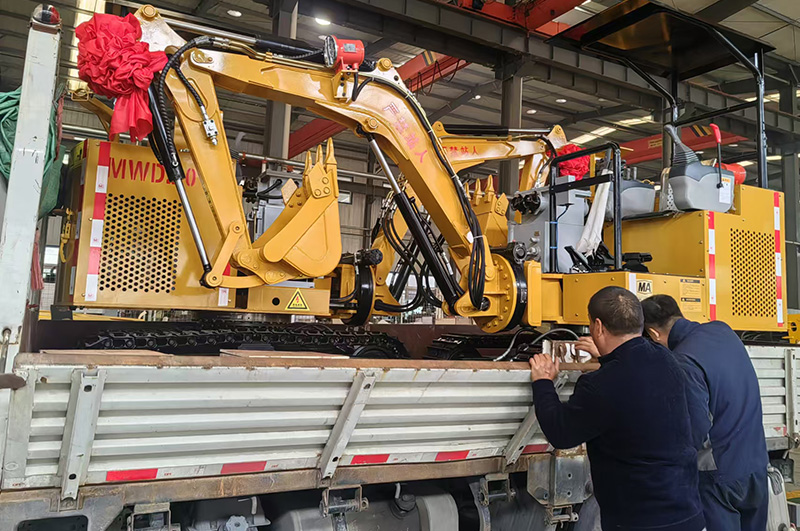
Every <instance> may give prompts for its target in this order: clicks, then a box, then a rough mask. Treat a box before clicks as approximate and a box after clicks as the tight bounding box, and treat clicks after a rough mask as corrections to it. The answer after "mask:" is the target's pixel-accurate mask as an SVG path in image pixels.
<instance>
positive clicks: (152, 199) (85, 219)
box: [55, 140, 235, 309]
mask: <svg viewBox="0 0 800 531" xmlns="http://www.w3.org/2000/svg"><path fill="white" fill-rule="evenodd" d="M101 147H102V151H103V153H101ZM106 154H107V155H106ZM73 156H74V157H76V158H77V160H75V159H73V160H75V163H74V164H73V165H72V166H71V168H70V177H71V179H70V183H71V185H70V189H69V195H70V199H69V204H70V205H71V206H70V209H71V210H73V211H74V212H75V216H73V218H72V220H67V221H66V223H71V224H73V227H72V229H71V231H70V239H69V240H68V241H67V242H65V245H64V251H65V256H66V257H68V261H67V263H66V264H62V267H59V270H58V271H59V273H58V278H57V290H56V300H55V303H56V304H59V305H68V306H73V305H74V306H85V307H97V308H143V309H173V308H179V309H226V308H227V309H232V308H233V307H234V299H235V290H233V289H230V290H229V289H208V288H205V287H202V286H201V285H200V275H201V274H202V272H203V267H202V265H201V264H200V258H199V257H198V254H197V249H196V248H195V246H194V243H193V241H192V237H191V234H190V233H189V227H188V225H187V222H186V218H185V215H184V213H183V209H182V208H181V205H180V201H179V200H178V194H177V191H176V190H175V186H174V185H172V184H170V182H169V181H168V180H167V179H166V176H165V173H164V171H163V169H162V167H161V166H160V165H159V164H158V162H157V161H156V159H155V157H154V156H153V154H152V152H150V150H149V149H147V148H144V147H140V146H133V145H129V144H114V143H109V142H101V141H99V140H88V141H86V142H83V143H81V144H78V147H76V149H75V150H73ZM101 158H103V159H104V160H101ZM101 162H105V163H104V164H101ZM182 162H183V165H184V168H185V169H186V180H185V184H186V191H187V194H188V195H189V199H190V201H191V202H192V205H193V206H194V209H195V215H196V217H197V222H198V225H199V228H200V233H201V234H202V236H203V238H204V240H205V241H206V246H207V249H208V252H209V254H210V255H211V256H214V255H215V254H216V253H217V246H218V243H219V242H221V241H222V240H221V239H220V234H219V231H218V229H217V225H216V223H214V219H213V217H212V215H211V212H210V207H209V206H208V202H207V201H206V199H205V197H204V194H203V190H202V187H201V186H200V184H199V179H198V177H197V172H196V171H195V169H194V166H193V164H192V161H191V158H189V157H188V156H185V155H184V156H183V157H182ZM93 232H94V234H93ZM93 236H94V242H93V241H92V240H93ZM93 264H94V265H93ZM233 274H235V272H234V273H233ZM92 275H95V277H94V278H93V277H92ZM87 286H88V289H87Z"/></svg>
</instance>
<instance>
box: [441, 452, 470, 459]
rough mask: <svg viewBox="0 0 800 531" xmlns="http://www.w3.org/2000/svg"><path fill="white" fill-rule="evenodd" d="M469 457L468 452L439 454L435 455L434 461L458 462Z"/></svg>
mask: <svg viewBox="0 0 800 531" xmlns="http://www.w3.org/2000/svg"><path fill="white" fill-rule="evenodd" d="M468 455H469V450H462V451H460V452H439V453H438V454H436V461H458V460H460V459H466V458H467V456H468Z"/></svg>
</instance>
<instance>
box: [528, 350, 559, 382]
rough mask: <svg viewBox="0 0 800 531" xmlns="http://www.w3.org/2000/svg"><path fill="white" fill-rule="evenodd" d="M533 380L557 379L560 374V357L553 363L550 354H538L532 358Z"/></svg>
mask: <svg viewBox="0 0 800 531" xmlns="http://www.w3.org/2000/svg"><path fill="white" fill-rule="evenodd" d="M530 363H531V380H533V381H534V382H535V381H537V380H555V378H556V376H558V359H556V362H555V363H553V360H552V359H550V356H549V355H548V354H537V355H536V356H533V357H532V358H531V359H530Z"/></svg>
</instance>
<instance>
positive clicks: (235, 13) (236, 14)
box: [228, 9, 242, 18]
mask: <svg viewBox="0 0 800 531" xmlns="http://www.w3.org/2000/svg"><path fill="white" fill-rule="evenodd" d="M228 14H229V15H230V16H232V17H236V18H239V17H241V16H242V12H241V11H236V10H235V9H229V10H228Z"/></svg>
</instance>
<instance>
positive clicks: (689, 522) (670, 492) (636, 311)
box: [531, 287, 704, 531]
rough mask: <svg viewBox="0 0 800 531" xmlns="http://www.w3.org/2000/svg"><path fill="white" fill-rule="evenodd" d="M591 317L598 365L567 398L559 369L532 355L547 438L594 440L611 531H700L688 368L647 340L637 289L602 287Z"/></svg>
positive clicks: (555, 441) (591, 449) (597, 478)
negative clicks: (557, 382)
mask: <svg viewBox="0 0 800 531" xmlns="http://www.w3.org/2000/svg"><path fill="white" fill-rule="evenodd" d="M589 318H590V322H591V324H590V326H589V330H590V332H591V334H592V338H593V339H594V343H595V345H596V346H597V350H598V353H599V355H600V369H598V370H597V371H595V372H591V373H587V374H584V375H583V376H581V377H580V378H579V379H578V382H577V383H576V385H575V390H574V392H573V394H572V396H571V397H570V399H569V401H568V402H566V403H562V402H561V401H560V400H559V398H558V395H557V394H556V391H555V388H554V386H553V379H554V378H555V376H556V375H557V374H558V363H555V364H554V363H553V361H552V360H551V359H550V357H549V356H546V355H538V356H534V357H533V358H531V377H532V379H533V401H534V404H535V407H536V416H537V418H538V419H539V424H540V425H541V428H542V431H543V432H544V435H545V436H546V437H547V439H548V440H549V441H550V444H552V445H553V446H554V447H556V448H572V447H575V446H578V445H580V444H581V443H584V442H585V443H586V449H587V452H588V454H589V463H590V464H591V469H592V482H593V483H594V491H595V496H596V497H597V503H598V504H599V506H600V517H601V520H602V526H603V529H604V530H607V531H608V530H619V531H622V530H624V531H634V530H637V531H639V530H641V531H644V530H651V531H656V530H657V531H700V530H702V529H703V527H704V520H703V511H702V507H701V505H700V498H699V495H698V493H697V463H696V460H697V452H696V450H695V448H694V445H693V444H692V439H691V427H690V425H689V414H688V406H687V399H686V393H685V386H684V380H685V378H684V375H683V373H682V371H681V369H680V367H679V366H678V364H677V362H676V361H675V359H674V358H673V357H672V355H671V354H670V353H669V351H668V350H667V349H665V348H663V347H662V346H660V345H656V344H655V343H652V342H650V341H647V340H646V339H644V338H643V337H642V327H643V323H644V317H643V315H642V307H641V304H640V303H639V300H638V299H637V298H636V296H634V295H633V294H632V293H631V292H630V291H628V290H626V289H623V288H619V287H607V288H603V289H602V290H600V291H598V292H597V293H596V294H595V295H594V296H593V297H592V298H591V300H590V301H589Z"/></svg>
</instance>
